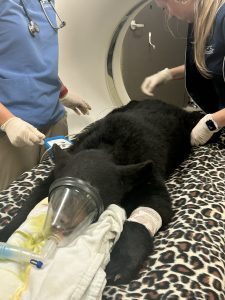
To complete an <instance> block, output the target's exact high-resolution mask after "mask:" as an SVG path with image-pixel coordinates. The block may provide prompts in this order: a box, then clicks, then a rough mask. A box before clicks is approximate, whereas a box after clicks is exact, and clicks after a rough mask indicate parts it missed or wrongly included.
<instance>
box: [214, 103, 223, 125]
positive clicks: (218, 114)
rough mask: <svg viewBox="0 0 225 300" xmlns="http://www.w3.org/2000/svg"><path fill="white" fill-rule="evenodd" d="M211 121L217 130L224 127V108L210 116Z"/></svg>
mask: <svg viewBox="0 0 225 300" xmlns="http://www.w3.org/2000/svg"><path fill="white" fill-rule="evenodd" d="M212 118H213V120H214V121H215V122H216V123H217V125H218V126H219V128H222V127H224V126H225V108H223V109H221V110H219V111H217V112H215V113H213V114H212Z"/></svg>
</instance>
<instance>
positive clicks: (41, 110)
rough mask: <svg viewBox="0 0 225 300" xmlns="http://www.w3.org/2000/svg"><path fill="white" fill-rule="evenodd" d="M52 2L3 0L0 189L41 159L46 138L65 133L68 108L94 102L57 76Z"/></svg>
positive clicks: (0, 6) (0, 21) (0, 27)
mask: <svg viewBox="0 0 225 300" xmlns="http://www.w3.org/2000/svg"><path fill="white" fill-rule="evenodd" d="M64 25H65V24H64V22H63V21H61V20H60V19H59V20H58V23H57V17H56V12H55V9H54V3H52V2H51V1H49V0H41V1H39V0H7V1H0V40H1V43H0V61H1V66H0V126H1V130H0V166H1V172H0V190H2V189H5V188H7V187H8V185H9V184H10V183H11V182H12V181H13V180H14V179H16V178H17V177H18V176H19V175H20V174H22V173H23V172H24V171H27V170H29V169H31V168H32V167H33V166H35V165H36V164H38V163H39V161H40V158H41V156H42V153H43V146H42V145H43V139H44V138H45V137H49V136H55V135H67V134H68V127H67V120H66V113H65V106H66V107H69V108H72V109H73V110H74V111H75V112H76V113H78V114H80V113H82V114H88V112H89V110H90V109H91V108H90V106H89V105H88V104H87V103H86V102H85V101H84V100H82V99H81V98H80V97H78V96H75V95H72V94H70V93H68V90H67V89H66V87H65V86H64V85H63V84H62V82H61V81H60V79H59V77H58V34H57V32H58V29H60V28H61V27H63V26H64Z"/></svg>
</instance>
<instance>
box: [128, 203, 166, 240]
mask: <svg viewBox="0 0 225 300" xmlns="http://www.w3.org/2000/svg"><path fill="white" fill-rule="evenodd" d="M127 221H132V222H137V223H140V224H142V225H144V226H145V227H146V228H147V230H148V231H149V232H150V234H151V235H152V236H154V235H155V234H156V232H157V231H158V230H159V228H160V227H161V226H162V218H161V216H160V215H159V214H158V212H157V211H155V210H154V209H152V208H150V207H144V206H140V207H138V208H136V209H135V210H134V211H133V212H132V214H131V215H130V217H129V218H128V219H127Z"/></svg>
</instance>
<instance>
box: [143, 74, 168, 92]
mask: <svg viewBox="0 0 225 300" xmlns="http://www.w3.org/2000/svg"><path fill="white" fill-rule="evenodd" d="M172 79H173V76H172V74H171V72H170V70H169V69H168V68H166V69H164V70H162V71H160V72H158V73H156V74H154V75H151V76H149V77H146V78H145V80H144V81H143V83H142V85H141V90H142V92H143V93H144V94H146V95H148V96H154V94H153V91H154V89H155V88H156V87H157V86H158V85H159V84H162V83H166V82H167V81H169V80H172Z"/></svg>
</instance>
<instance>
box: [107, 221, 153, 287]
mask: <svg viewBox="0 0 225 300" xmlns="http://www.w3.org/2000/svg"><path fill="white" fill-rule="evenodd" d="M152 250H153V237H152V236H151V235H150V233H149V231H148V230H147V229H146V228H145V226H144V225H142V224H139V223H136V222H131V221H126V222H125V223H124V227H123V231H122V233H121V235H120V238H119V240H118V241H117V243H116V244H115V246H114V248H113V250H112V253H111V258H110V262H109V263H108V265H107V267H106V277H107V284H111V285H113V284H114V285H118V284H127V283H129V282H130V281H131V280H132V279H135V277H136V276H137V274H138V271H139V270H140V268H141V266H142V265H143V263H144V261H145V260H146V258H147V257H148V255H149V254H151V252H152Z"/></svg>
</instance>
